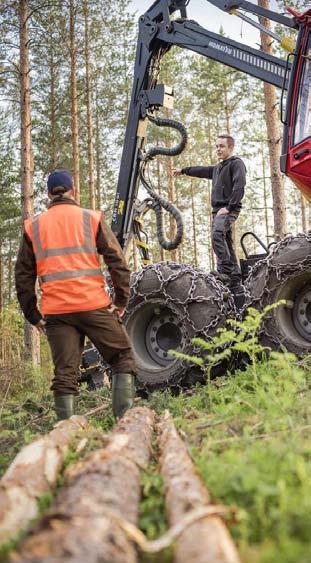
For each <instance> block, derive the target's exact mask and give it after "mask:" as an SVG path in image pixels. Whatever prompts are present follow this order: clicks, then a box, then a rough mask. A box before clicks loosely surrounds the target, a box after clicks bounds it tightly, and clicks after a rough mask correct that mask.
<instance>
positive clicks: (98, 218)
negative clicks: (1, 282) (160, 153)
mask: <svg viewBox="0 0 311 563" xmlns="http://www.w3.org/2000/svg"><path fill="white" fill-rule="evenodd" d="M47 186H48V197H49V199H50V204H49V207H48V210H47V211H45V212H43V213H41V214H40V215H37V216H36V217H35V218H31V219H27V220H26V221H25V223H24V233H23V237H22V241H21V246H20V250H19V253H18V257H17V262H16V269H15V280H16V290H17V297H18V300H19V303H20V306H21V308H22V311H23V313H24V315H25V317H26V319H27V320H28V321H29V322H30V323H31V324H33V325H34V326H36V328H37V329H38V330H39V332H41V333H44V334H46V335H47V338H48V341H49V345H50V348H51V352H52V358H53V363H54V379H53V382H52V387H51V388H52V390H53V392H54V401H55V410H56V413H57V416H58V418H59V419H64V418H68V417H70V416H71V415H72V414H73V413H74V396H75V395H77V394H78V384H77V375H78V373H79V366H80V358H81V353H82V350H83V345H84V338H85V336H86V337H88V338H89V339H90V340H91V341H92V342H93V344H94V345H95V346H96V348H97V349H98V350H99V352H100V354H101V355H102V357H103V359H104V360H105V361H106V362H107V363H108V364H110V366H111V369H112V408H113V413H114V415H115V417H116V418H119V417H121V416H122V415H123V414H124V412H125V411H126V410H127V409H128V408H130V407H131V406H132V404H133V399H134V378H135V373H136V371H135V370H136V368H135V361H134V357H133V352H132V349H131V344H130V342H129V338H128V335H127V333H126V330H125V328H124V326H123V323H122V315H123V313H124V311H125V308H126V306H127V304H128V300H129V295H130V287H129V280H130V271H129V269H128V267H127V264H126V261H125V258H124V255H123V253H122V250H121V248H120V245H119V243H118V241H117V239H116V237H115V236H114V234H113V233H112V231H111V229H110V228H109V227H108V225H107V224H106V223H105V221H104V218H103V214H102V213H101V212H100V211H93V210H90V209H83V208H81V207H80V206H79V205H78V204H77V203H76V201H75V199H74V195H75V189H74V185H73V180H72V176H71V174H70V173H69V172H68V171H67V170H55V171H54V172H52V173H51V174H50V175H49V177H48V181H47ZM99 254H101V255H102V256H103V258H104V261H105V263H106V265H107V267H108V270H109V274H110V276H111V279H112V283H113V288H114V298H113V300H111V297H110V295H109V293H108V292H107V289H106V283H105V278H104V276H103V273H102V270H101V265H100V260H99ZM37 278H38V280H39V285H40V290H41V305H40V310H39V308H38V304H37V296H36V289H35V285H36V279H37Z"/></svg>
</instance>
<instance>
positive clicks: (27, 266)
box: [15, 198, 130, 325]
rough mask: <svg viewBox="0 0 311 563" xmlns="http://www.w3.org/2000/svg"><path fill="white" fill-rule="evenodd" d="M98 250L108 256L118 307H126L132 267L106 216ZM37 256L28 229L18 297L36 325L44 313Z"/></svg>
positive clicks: (17, 279) (19, 264)
mask: <svg viewBox="0 0 311 563" xmlns="http://www.w3.org/2000/svg"><path fill="white" fill-rule="evenodd" d="M54 205H78V204H77V203H76V202H75V201H74V200H71V199H68V198H60V199H58V200H56V201H53V202H52V203H51V204H50V207H52V206H54ZM96 248H97V252H98V253H99V254H101V255H102V256H103V257H104V261H105V263H106V265H107V266H108V270H109V274H110V275H111V279H112V283H113V287H114V291H115V298H114V304H115V305H116V306H117V307H120V308H125V307H126V306H127V304H128V300H129V295H130V287H129V282H130V270H129V269H128V267H127V264H126V260H125V257H124V254H123V252H122V250H121V247H120V245H119V243H118V241H117V239H116V237H115V235H114V234H113V232H112V231H111V229H110V227H108V225H107V224H106V222H105V221H104V219H103V218H102V220H101V222H100V224H99V227H98V232H97V236H96ZM36 279H37V269H36V258H35V255H34V251H33V248H32V242H31V240H30V239H29V237H28V236H27V234H26V233H25V232H24V234H23V237H22V240H21V244H20V248H19V252H18V256H17V261H16V266H15V284H16V292H17V299H18V301H19V304H20V306H21V309H22V311H23V313H24V315H25V317H26V319H27V320H28V321H29V322H30V323H31V324H33V325H35V324H37V323H38V322H39V321H40V319H42V315H41V313H40V311H39V309H38V307H37V297H36V291H35V286H36Z"/></svg>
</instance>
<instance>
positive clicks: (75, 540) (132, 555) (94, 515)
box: [11, 407, 154, 563]
mask: <svg viewBox="0 0 311 563" xmlns="http://www.w3.org/2000/svg"><path fill="white" fill-rule="evenodd" d="M153 431H154V413H153V412H152V411H150V410H149V409H147V408H142V407H138V408H135V409H132V410H131V411H129V412H128V413H127V415H126V416H125V417H123V419H122V421H121V422H120V423H119V424H118V425H117V426H116V428H115V430H114V432H113V433H112V435H111V439H110V441H109V443H108V445H107V447H105V448H104V449H100V450H96V451H95V452H92V453H91V454H89V455H87V456H86V458H85V459H83V460H82V461H80V462H79V463H77V464H76V465H75V466H74V467H72V468H70V470H69V471H68V472H67V475H66V480H65V486H64V488H63V489H62V491H61V492H60V494H59V495H58V498H57V500H56V502H55V503H54V505H53V507H52V508H51V509H50V510H49V511H48V513H47V515H46V516H45V518H44V519H43V521H42V522H41V524H40V525H39V528H38V529H37V530H36V532H35V533H33V534H32V535H31V536H30V537H29V538H28V539H27V540H26V541H25V542H24V544H23V545H22V548H21V550H20V552H19V553H13V554H12V556H11V561H14V562H20V561H23V562H26V561H32V562H33V563H35V562H39V561H40V563H44V562H47V561H49V562H52V561H57V562H58V563H61V562H66V563H67V562H72V563H73V562H78V561H79V562H82V561H83V562H84V561H87V562H88V563H93V562H94V563H95V562H101V563H112V562H114V561H115V562H118V563H135V562H136V561H137V552H136V549H135V547H134V545H133V543H132V542H131V541H130V540H129V539H128V535H127V533H126V532H125V530H124V526H122V523H123V521H125V522H129V523H130V524H132V525H135V526H136V525H137V520H138V510H139V500H140V475H139V467H141V466H145V465H146V464H147V463H148V461H149V458H150V454H151V440H152V435H153Z"/></svg>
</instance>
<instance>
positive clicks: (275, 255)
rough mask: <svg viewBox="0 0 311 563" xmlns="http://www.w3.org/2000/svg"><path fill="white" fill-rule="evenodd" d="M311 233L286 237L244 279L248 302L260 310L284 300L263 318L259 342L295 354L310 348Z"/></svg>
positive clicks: (298, 354) (273, 348)
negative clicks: (283, 303) (283, 302)
mask: <svg viewBox="0 0 311 563" xmlns="http://www.w3.org/2000/svg"><path fill="white" fill-rule="evenodd" d="M310 234H311V233H309V234H308V235H305V234H299V235H297V236H294V237H292V236H289V237H286V238H285V239H284V240H282V241H280V242H279V243H277V244H276V245H275V246H274V247H273V248H272V250H271V252H270V254H269V255H268V256H267V258H265V259H264V260H261V261H260V262H258V263H257V264H256V265H255V266H254V267H253V268H252V270H251V272H250V275H249V277H248V279H247V280H246V290H247V292H248V293H249V297H248V305H251V306H253V307H255V308H256V309H258V310H262V309H263V308H264V307H265V306H266V305H269V304H272V303H276V302H277V301H279V300H280V299H286V301H287V305H285V306H284V305H283V306H280V307H277V308H276V309H274V310H272V311H271V312H270V313H269V314H268V315H267V316H266V317H265V318H264V320H263V324H262V328H261V331H260V341H261V343H262V344H263V345H265V346H269V347H270V348H272V350H283V349H286V350H287V351H289V352H293V353H294V354H296V355H297V356H298V357H300V356H302V355H303V354H305V353H310V351H311V236H310Z"/></svg>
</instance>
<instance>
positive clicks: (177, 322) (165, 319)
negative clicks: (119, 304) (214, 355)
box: [126, 299, 187, 379]
mask: <svg viewBox="0 0 311 563" xmlns="http://www.w3.org/2000/svg"><path fill="white" fill-rule="evenodd" d="M126 328H127V331H128V334H129V336H130V339H131V342H132V344H133V348H134V351H135V356H136V361H137V364H138V368H141V369H143V370H148V371H150V372H153V373H159V377H160V378H161V379H162V377H163V379H165V378H166V377H167V374H166V370H165V368H171V367H172V365H173V364H174V363H176V362H177V361H178V360H177V359H176V358H174V357H172V356H171V355H170V354H169V350H177V351H181V350H183V349H184V346H185V343H186V342H187V333H186V329H185V327H184V326H183V323H182V315H181V312H180V311H178V310H177V309H176V310H175V308H174V306H173V305H172V306H171V305H170V306H168V305H167V304H163V301H162V300H157V299H154V300H152V302H149V303H143V304H140V306H139V307H138V308H137V309H136V310H134V311H132V312H131V314H130V316H129V317H128V318H127V319H126Z"/></svg>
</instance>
